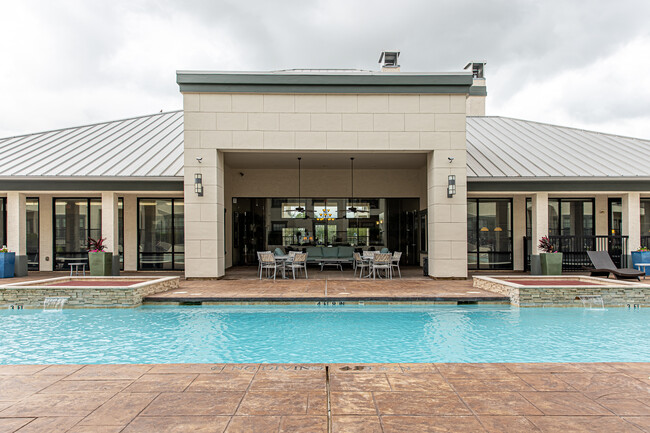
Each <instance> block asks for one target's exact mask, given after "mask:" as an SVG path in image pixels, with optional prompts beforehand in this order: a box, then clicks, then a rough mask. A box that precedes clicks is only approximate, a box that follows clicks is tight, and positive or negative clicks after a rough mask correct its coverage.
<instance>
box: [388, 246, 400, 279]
mask: <svg viewBox="0 0 650 433" xmlns="http://www.w3.org/2000/svg"><path fill="white" fill-rule="evenodd" d="M401 258H402V252H401V251H395V252H394V253H393V258H392V259H391V261H390V267H391V273H393V269H392V268H397V273H398V274H399V277H400V278H402V271H401V270H400V268H399V261H400V259H401Z"/></svg>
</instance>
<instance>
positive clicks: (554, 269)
mask: <svg viewBox="0 0 650 433" xmlns="http://www.w3.org/2000/svg"><path fill="white" fill-rule="evenodd" d="M538 248H539V249H540V250H541V251H543V252H542V253H540V255H539V260H540V263H541V265H542V275H561V274H562V253H559V252H557V250H556V249H555V247H554V246H553V244H552V243H551V240H550V239H549V238H548V236H542V237H541V239H540V240H539V245H538Z"/></svg>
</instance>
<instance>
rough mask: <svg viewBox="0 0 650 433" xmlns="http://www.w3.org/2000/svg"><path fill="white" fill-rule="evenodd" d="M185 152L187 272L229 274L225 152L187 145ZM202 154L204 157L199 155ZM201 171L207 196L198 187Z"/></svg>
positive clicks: (194, 274)
mask: <svg viewBox="0 0 650 433" xmlns="http://www.w3.org/2000/svg"><path fill="white" fill-rule="evenodd" d="M184 156H185V181H184V183H185V185H184V187H185V276H186V277H189V278H220V277H223V276H224V274H225V268H226V266H225V254H224V248H225V244H224V241H225V236H224V220H225V218H224V167H223V164H224V162H223V153H221V152H219V151H217V150H216V149H200V148H192V149H188V148H187V143H186V148H185V152H184ZM197 158H200V159H197ZM197 173H200V174H201V177H202V184H203V196H199V195H198V194H197V193H196V192H195V191H194V185H195V182H194V179H195V175H196V174H197Z"/></svg>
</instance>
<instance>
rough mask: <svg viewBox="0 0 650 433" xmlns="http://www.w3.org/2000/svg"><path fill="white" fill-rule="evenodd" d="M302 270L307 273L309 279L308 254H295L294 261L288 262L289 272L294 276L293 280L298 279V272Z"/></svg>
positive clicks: (306, 277)
mask: <svg viewBox="0 0 650 433" xmlns="http://www.w3.org/2000/svg"><path fill="white" fill-rule="evenodd" d="M298 269H302V270H303V271H305V279H308V278H309V277H308V276H307V253H295V254H294V256H293V260H291V261H290V262H287V270H290V271H291V273H292V274H293V279H294V280H295V279H296V270H298Z"/></svg>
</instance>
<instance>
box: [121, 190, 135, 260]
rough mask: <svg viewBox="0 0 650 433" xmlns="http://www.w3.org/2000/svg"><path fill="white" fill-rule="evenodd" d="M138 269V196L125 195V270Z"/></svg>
mask: <svg viewBox="0 0 650 433" xmlns="http://www.w3.org/2000/svg"><path fill="white" fill-rule="evenodd" d="M137 269H138V198H137V197H136V196H135V195H128V194H127V195H125V196H124V270H125V271H136V270H137Z"/></svg>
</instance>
